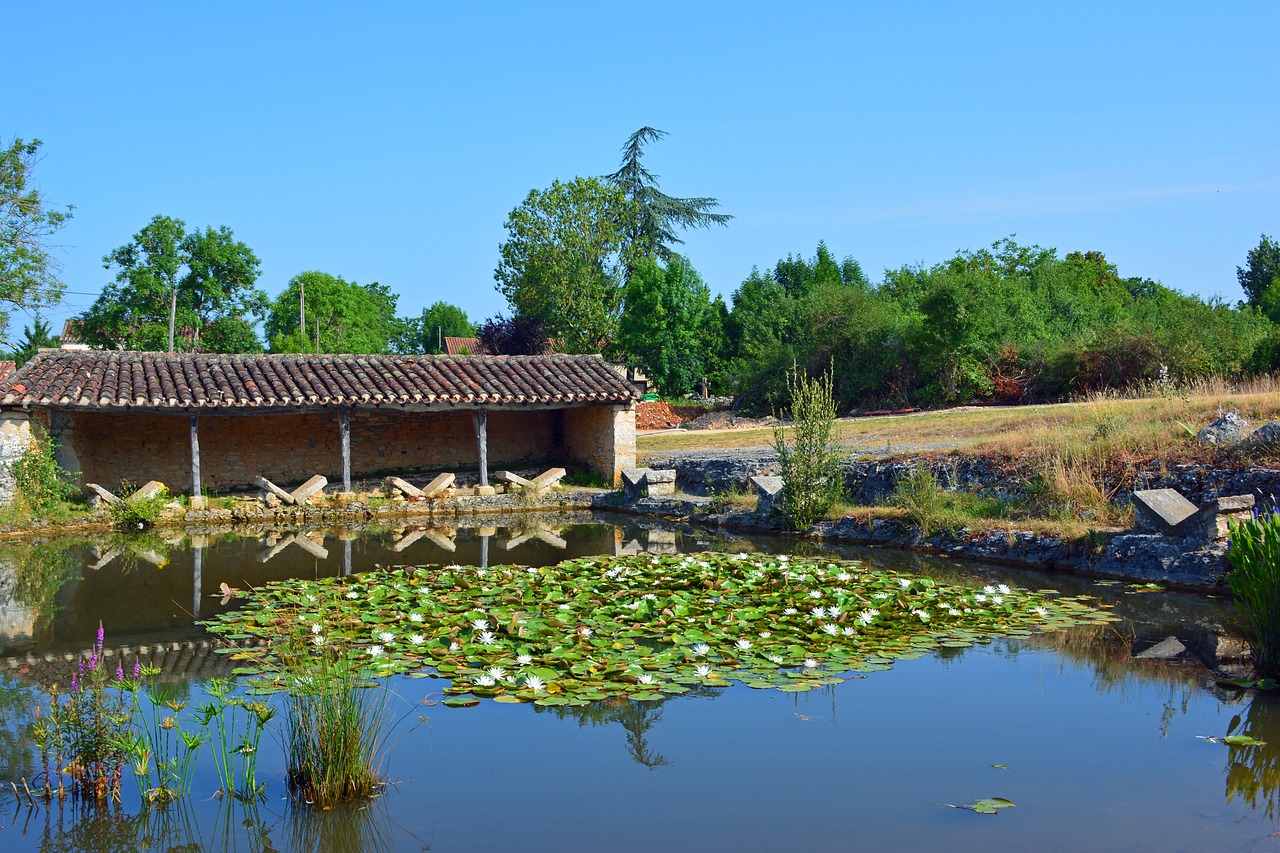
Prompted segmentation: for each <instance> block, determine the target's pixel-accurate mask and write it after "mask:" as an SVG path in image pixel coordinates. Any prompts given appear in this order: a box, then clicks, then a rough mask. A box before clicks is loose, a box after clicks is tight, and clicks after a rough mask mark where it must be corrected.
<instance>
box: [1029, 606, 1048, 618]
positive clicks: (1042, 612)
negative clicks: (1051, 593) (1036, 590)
mask: <svg viewBox="0 0 1280 853" xmlns="http://www.w3.org/2000/svg"><path fill="white" fill-rule="evenodd" d="M1031 612H1032V613H1034V614H1036V615H1037V616H1039V617H1040V618H1041V619H1043V618H1044V617H1046V616H1048V615H1049V611H1048V610H1047V609H1045V608H1043V607H1033V608H1031Z"/></svg>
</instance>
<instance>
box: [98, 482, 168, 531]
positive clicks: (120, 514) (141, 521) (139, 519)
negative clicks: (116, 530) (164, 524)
mask: <svg viewBox="0 0 1280 853" xmlns="http://www.w3.org/2000/svg"><path fill="white" fill-rule="evenodd" d="M134 491H136V489H135V488H134V486H133V485H132V484H131V483H121V484H120V493H121V494H123V495H127V494H129V493H130V492H134ZM168 502H169V491H168V489H161V490H160V491H159V492H157V493H156V494H155V495H153V496H151V497H149V498H120V500H119V501H118V502H116V503H113V504H108V506H107V509H108V510H109V511H110V513H111V519H112V521H114V522H115V525H116V527H123V528H128V529H130V530H143V529H145V528H148V527H150V526H151V525H152V524H155V521H156V519H157V518H159V517H160V513H161V512H163V511H164V505H165V504H166V503H168Z"/></svg>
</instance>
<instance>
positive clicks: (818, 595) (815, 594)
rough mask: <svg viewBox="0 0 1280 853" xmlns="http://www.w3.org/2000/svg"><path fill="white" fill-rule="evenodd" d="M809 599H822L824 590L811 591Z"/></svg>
mask: <svg viewBox="0 0 1280 853" xmlns="http://www.w3.org/2000/svg"><path fill="white" fill-rule="evenodd" d="M809 597H810V598H822V590H820V589H811V590H809Z"/></svg>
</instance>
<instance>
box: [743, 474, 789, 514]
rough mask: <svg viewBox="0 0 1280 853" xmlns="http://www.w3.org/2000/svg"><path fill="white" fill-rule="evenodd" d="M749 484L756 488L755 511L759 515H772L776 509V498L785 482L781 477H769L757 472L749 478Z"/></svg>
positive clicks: (784, 486)
mask: <svg viewBox="0 0 1280 853" xmlns="http://www.w3.org/2000/svg"><path fill="white" fill-rule="evenodd" d="M751 485H753V486H755V488H756V512H758V513H760V514H761V515H772V514H773V513H774V512H776V511H777V510H778V499H779V498H780V497H781V495H782V490H783V489H784V488H786V483H785V482H783V480H782V478H781V477H770V476H766V475H763V474H758V475H756V476H754V477H752V478H751Z"/></svg>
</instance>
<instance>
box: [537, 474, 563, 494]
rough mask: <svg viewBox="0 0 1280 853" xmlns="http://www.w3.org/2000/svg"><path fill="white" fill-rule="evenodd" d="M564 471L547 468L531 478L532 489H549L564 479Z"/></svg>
mask: <svg viewBox="0 0 1280 853" xmlns="http://www.w3.org/2000/svg"><path fill="white" fill-rule="evenodd" d="M564 476H565V470H564V469H563V468H548V469H547V470H545V471H543V472H542V473H541V474H539V475H538V476H536V477H534V478H533V487H534V488H535V489H537V490H538V491H542V490H543V489H549V488H551V487H552V486H554V485H555V484H556V483H559V482H560V481H561V480H563V479H564Z"/></svg>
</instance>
